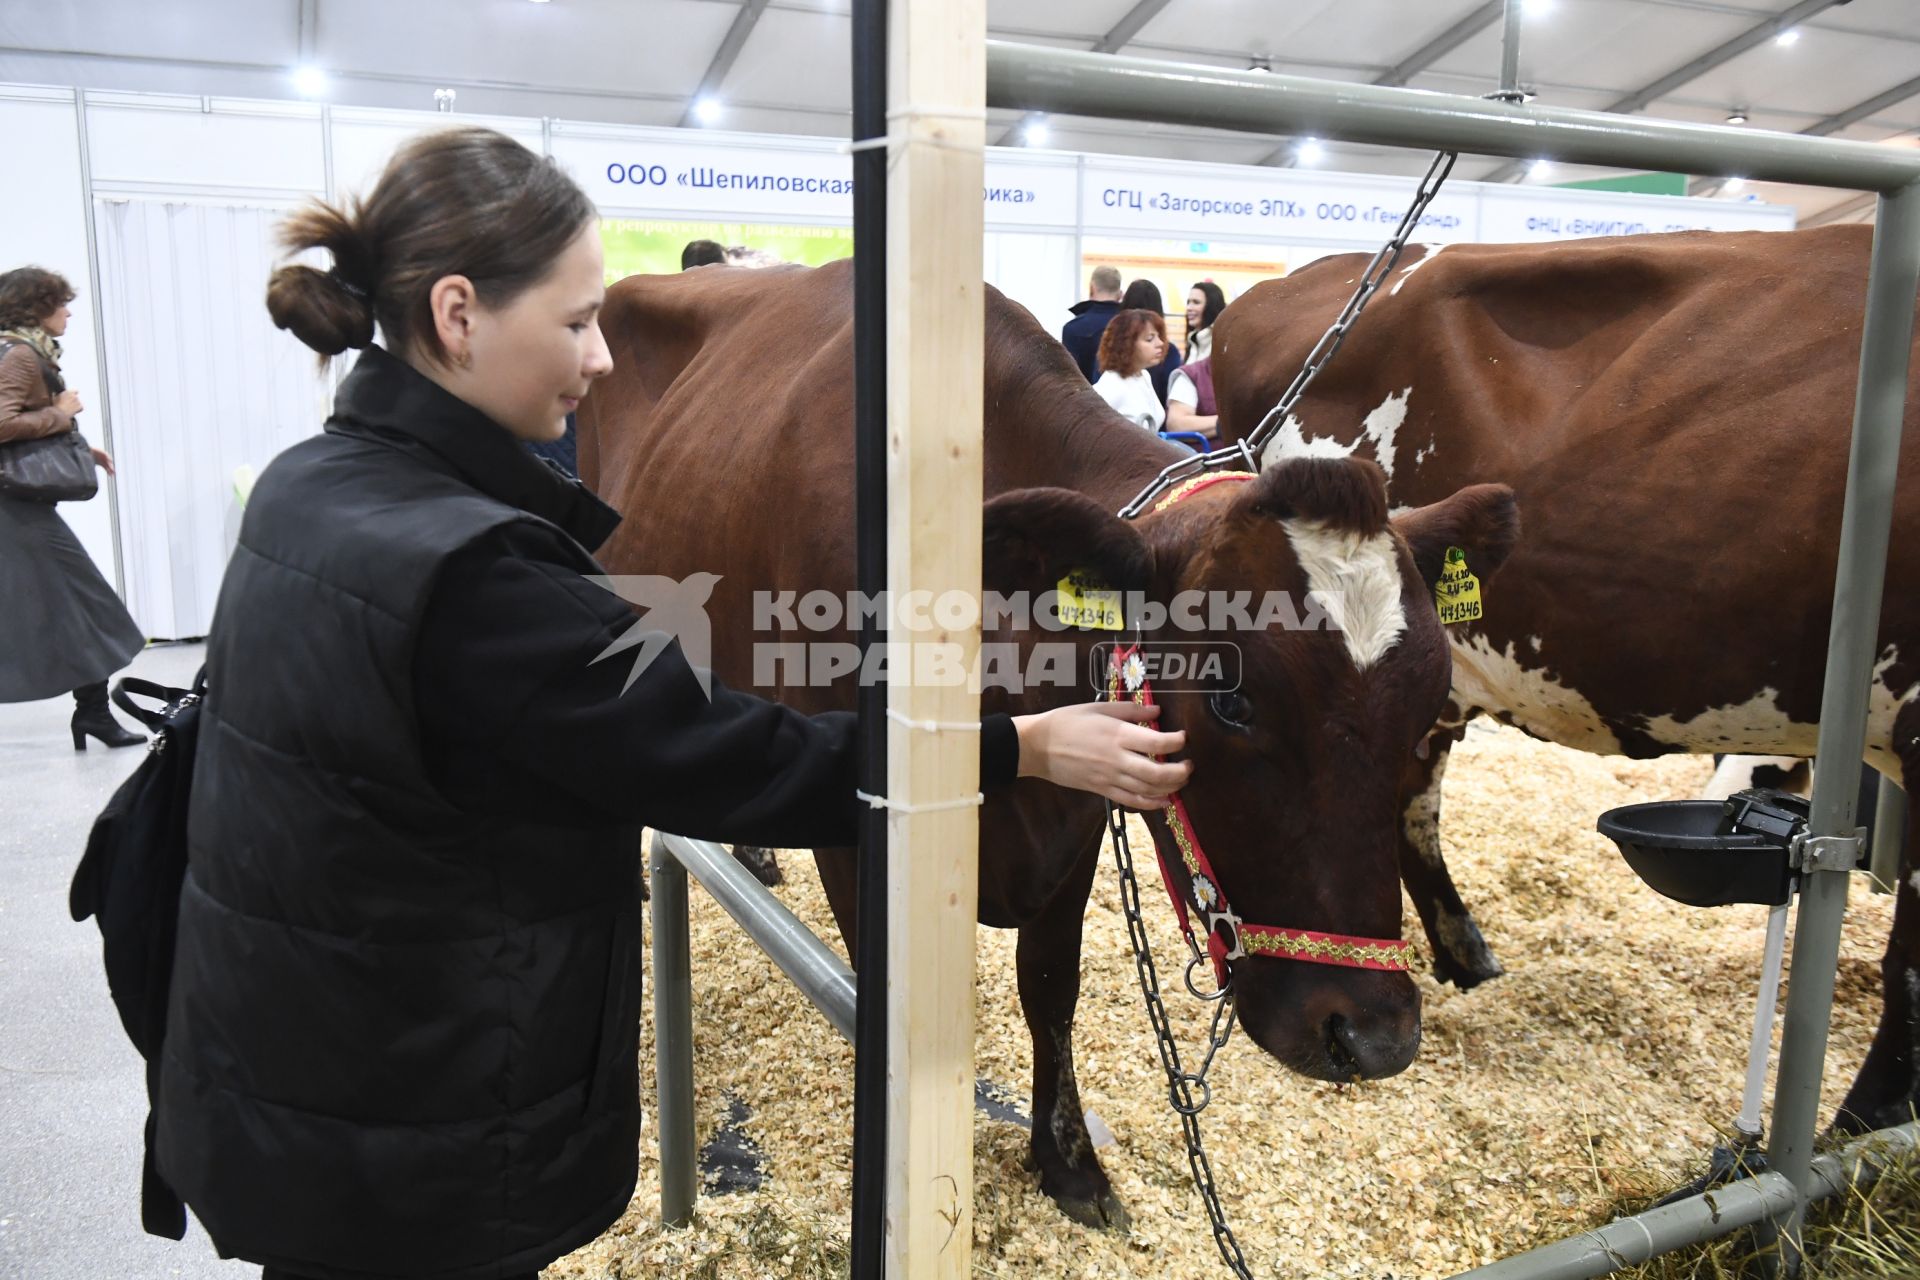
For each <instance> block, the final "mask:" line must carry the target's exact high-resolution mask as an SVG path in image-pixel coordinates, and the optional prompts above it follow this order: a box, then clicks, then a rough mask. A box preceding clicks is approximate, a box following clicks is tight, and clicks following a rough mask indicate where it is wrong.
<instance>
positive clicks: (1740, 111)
mask: <svg viewBox="0 0 1920 1280" xmlns="http://www.w3.org/2000/svg"><path fill="white" fill-rule="evenodd" d="M1746 122H1747V109H1746V108H1745V107H1735V108H1734V109H1733V110H1732V111H1729V112H1728V113H1727V123H1728V124H1745V123H1746Z"/></svg>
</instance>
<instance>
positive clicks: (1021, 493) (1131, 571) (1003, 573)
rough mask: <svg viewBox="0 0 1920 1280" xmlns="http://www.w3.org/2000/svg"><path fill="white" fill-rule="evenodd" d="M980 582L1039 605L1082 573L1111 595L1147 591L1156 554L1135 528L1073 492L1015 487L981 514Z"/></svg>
mask: <svg viewBox="0 0 1920 1280" xmlns="http://www.w3.org/2000/svg"><path fill="white" fill-rule="evenodd" d="M981 533H982V535H983V537H984V541H985V547H984V554H983V556H982V558H981V563H980V578H981V583H982V585H983V586H984V587H985V588H986V589H987V590H989V591H997V592H1001V593H1005V594H1011V593H1013V592H1018V591H1026V592H1031V593H1033V596H1034V598H1035V599H1036V600H1037V599H1038V598H1039V596H1040V595H1041V594H1042V593H1044V592H1047V591H1051V590H1053V589H1054V588H1055V587H1057V586H1058V585H1059V582H1060V579H1062V578H1064V577H1066V576H1067V575H1068V574H1071V573H1075V572H1080V573H1084V574H1086V575H1087V576H1089V577H1091V578H1093V579H1095V580H1096V581H1097V582H1099V583H1100V584H1101V585H1103V586H1105V587H1107V588H1109V589H1111V590H1115V591H1144V590H1146V589H1147V585H1148V577H1149V574H1150V572H1151V567H1152V563H1153V555H1152V553H1151V552H1150V551H1149V550H1148V549H1147V544H1146V541H1145V539H1143V538H1141V536H1140V531H1139V530H1138V529H1136V528H1134V527H1133V525H1131V524H1130V523H1128V522H1127V521H1125V520H1122V519H1121V518H1120V517H1119V516H1116V515H1114V514H1113V513H1112V512H1111V511H1108V510H1107V509H1106V508H1104V507H1102V506H1101V505H1100V504H1099V503H1097V502H1095V501H1094V500H1093V499H1091V498H1089V497H1087V496H1086V495H1084V494H1079V493H1075V492H1073V491H1072V490H1071V489H1015V490H1013V491H1012V492H1011V493H1003V494H1001V495H1000V496H998V497H996V498H994V499H992V500H991V501H989V502H988V503H987V504H986V509H985V510H984V511H983V512H982V513H981Z"/></svg>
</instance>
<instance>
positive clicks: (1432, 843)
mask: <svg viewBox="0 0 1920 1280" xmlns="http://www.w3.org/2000/svg"><path fill="white" fill-rule="evenodd" d="M1448 754H1449V753H1448V752H1445V751H1442V752H1440V753H1439V758H1438V759H1436V760H1435V761H1434V762H1433V773H1432V775H1431V776H1430V777H1429V778H1428V779H1427V789H1426V790H1425V791H1422V792H1421V793H1420V794H1419V795H1417V796H1414V797H1412V798H1411V799H1409V800H1408V801H1407V807H1406V810H1405V812H1403V813H1402V814H1401V815H1400V828H1401V830H1402V831H1404V832H1405V833H1406V837H1407V843H1408V844H1410V845H1412V846H1413V851H1414V852H1415V853H1417V854H1419V855H1420V860H1421V861H1422V862H1424V863H1426V864H1427V865H1428V866H1430V867H1438V868H1440V869H1441V870H1445V869H1446V865H1447V864H1446V862H1445V861H1444V860H1443V859H1442V858H1441V857H1440V780H1441V779H1442V778H1444V777H1445V776H1446V772H1447V756H1448Z"/></svg>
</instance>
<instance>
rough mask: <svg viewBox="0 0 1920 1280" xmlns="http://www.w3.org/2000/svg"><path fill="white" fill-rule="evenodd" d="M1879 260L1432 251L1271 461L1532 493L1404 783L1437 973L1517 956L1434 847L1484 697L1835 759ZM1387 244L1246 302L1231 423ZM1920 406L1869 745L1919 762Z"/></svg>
mask: <svg viewBox="0 0 1920 1280" xmlns="http://www.w3.org/2000/svg"><path fill="white" fill-rule="evenodd" d="M1868 251H1869V231H1868V229H1867V228H1864V227H1835V228H1829V229H1822V230H1815V231H1804V232H1795V233H1786V234H1781V233H1742V234H1712V233H1686V234H1678V235H1656V236H1637V237H1627V238H1620V239H1601V240H1586V241H1579V242H1575V243H1566V244H1555V245H1454V246H1448V247H1446V248H1444V249H1430V250H1426V251H1424V252H1422V250H1421V248H1420V247H1415V248H1413V249H1410V250H1409V252H1408V256H1407V261H1406V263H1405V265H1403V266H1402V267H1400V268H1398V269H1397V270H1396V271H1395V273H1394V275H1393V276H1392V277H1391V278H1390V281H1389V282H1388V283H1387V284H1386V285H1385V286H1384V287H1383V288H1382V290H1381V291H1380V293H1379V294H1377V295H1376V297H1375V299H1374V300H1373V302H1372V303H1371V305H1370V306H1369V308H1368V310H1367V312H1366V314H1365V315H1364V316H1363V317H1362V318H1361V320H1360V322H1359V324H1358V325H1357V326H1356V327H1355V328H1354V330H1353V331H1352V333H1351V334H1350V335H1349V336H1348V338H1347V340H1346V343H1345V345H1344V346H1343V347H1342V348H1341V350H1340V352H1339V354H1338V355H1337V356H1336V357H1335V358H1334V360H1333V361H1332V363H1330V364H1329V365H1328V366H1327V367H1326V369H1325V370H1324V371H1323V372H1322V373H1321V375H1320V377H1319V379H1318V380H1317V381H1316V382H1315V383H1314V384H1313V387H1312V390H1311V392H1310V394H1308V395H1307V397H1306V398H1305V399H1304V400H1303V402H1302V403H1301V405H1300V406H1299V408H1298V411H1297V412H1296V413H1295V414H1294V415H1293V416H1292V417H1291V418H1289V419H1288V420H1287V421H1286V422H1285V424H1284V425H1283V427H1282V429H1281V430H1280V432H1279V434H1278V435H1277V436H1276V437H1275V438H1274V439H1273V440H1272V442H1271V444H1270V446H1269V447H1268V448H1267V450H1266V457H1267V459H1268V465H1273V464H1274V463H1275V462H1278V461H1279V460H1282V459H1286V458H1292V457H1301V456H1309V457H1348V456H1357V457H1367V458H1372V459H1374V460H1375V461H1377V462H1378V463H1379V464H1380V467H1381V468H1382V470H1384V471H1385V472H1386V473H1387V478H1388V487H1389V492H1390V493H1391V495H1392V499H1393V502H1394V503H1395V504H1396V506H1400V505H1405V506H1418V505H1419V504H1421V503H1424V502H1429V501H1432V500H1433V498H1434V497H1435V496H1437V495H1442V494H1448V493H1452V492H1453V491H1454V490H1456V489H1457V488H1459V487H1460V486H1461V485H1465V484H1473V483H1479V482H1487V481H1498V482H1500V483H1502V484H1507V485H1510V486H1512V488H1513V491H1514V493H1515V495H1516V497H1517V498H1518V500H1519V503H1520V506H1521V508H1522V509H1523V510H1524V511H1525V512H1526V513H1527V536H1526V538H1525V540H1524V542H1523V543H1522V544H1521V545H1520V547H1519V548H1518V549H1517V550H1516V551H1515V553H1514V555H1513V557H1512V559H1511V560H1510V561H1509V562H1508V563H1507V564H1506V565H1505V566H1504V567H1503V568H1502V569H1501V573H1500V582H1499V587H1498V590H1497V591H1493V592H1489V593H1488V596H1487V602H1486V616H1485V618H1484V619H1483V620H1482V621H1480V622H1477V623H1472V624H1463V625H1458V626H1456V627H1455V628H1453V629H1452V630H1451V632H1450V634H1449V640H1450V642H1451V647H1452V650H1453V660H1454V685H1453V704H1454V705H1453V707H1452V708H1451V709H1450V713H1449V718H1448V720H1447V721H1446V722H1444V723H1443V727H1442V728H1441V729H1440V730H1437V731H1436V734H1435V737H1434V739H1433V742H1432V744H1431V746H1432V750H1431V752H1430V753H1421V757H1419V758H1414V759H1412V760H1410V761H1409V762H1408V767H1407V771H1406V779H1405V782H1404V784H1403V790H1404V798H1405V802H1406V813H1405V818H1404V821H1403V824H1402V833H1401V848H1400V859H1401V872H1402V874H1403V876H1404V877H1405V880H1406V884H1407V887H1408V890H1409V892H1410V894H1411V895H1412V897H1413V899H1414V901H1415V903H1416V904H1417V906H1418V908H1419V910H1420V915H1421V919H1422V921H1423V923H1424V924H1425V926H1426V931H1427V935H1428V937H1429V939H1430V940H1431V942H1432V946H1433V950H1434V953H1435V954H1434V967H1435V972H1436V974H1437V975H1438V976H1439V977H1441V978H1442V979H1443V980H1452V981H1454V982H1457V983H1459V984H1461V985H1462V986H1472V985H1474V984H1475V983H1478V982H1480V981H1483V980H1485V979H1487V978H1490V977H1494V976H1496V975H1498V974H1499V973H1500V972H1501V969H1500V967H1499V965H1498V964H1497V963H1496V962H1495V960H1494V958H1493V956H1492V955H1491V954H1490V953H1489V951H1488V950H1487V948H1486V945H1485V943H1484V942H1483V941H1482V938H1481V934H1480V930H1479V928H1478V927H1477V926H1476V925H1475V923H1474V921H1473V918H1472V916H1471V915H1470V914H1469V913H1468V911H1467V909H1466V908H1465V906H1463V905H1462V903H1461V901H1460V897H1459V895H1458V893H1457V892H1456V891H1455V889H1454V886H1453V883H1452V880H1451V878H1450V877H1449V876H1448V873H1447V869H1446V866H1445V864H1444V862H1443V861H1442V860H1441V856H1440V843H1439V827H1438V822H1439V814H1440V783H1441V775H1442V772H1443V771H1444V769H1445V765H1446V758H1447V749H1448V746H1449V745H1450V743H1451V742H1452V741H1455V740H1457V733H1458V729H1457V726H1458V725H1460V724H1461V723H1463V722H1464V720H1465V718H1466V717H1468V716H1471V715H1474V714H1477V713H1484V714H1489V715H1493V716H1496V717H1498V718H1499V719H1501V720H1503V721H1506V722H1507V723H1509V724H1513V725H1517V726H1519V727H1520V728H1522V729H1524V730H1526V731H1527V732H1528V733H1531V734H1533V735H1535V736H1536V737H1540V738H1544V739H1547V740H1549V741H1552V742H1558V743H1562V744H1564V745H1566V746H1570V747H1579V748H1581V749H1582V750H1586V751H1596V752H1603V753H1613V754H1625V755H1629V756H1652V755H1659V754H1663V753H1667V752H1675V751H1688V752H1751V753H1765V754H1780V755H1792V756H1807V755H1810V754H1812V752H1813V748H1814V742H1815V738H1816V735H1817V731H1818V725H1817V721H1818V718H1819V711H1820V693H1821V683H1822V676H1823V671H1824V665H1825V661H1826V648H1827V627H1828V615H1829V611H1830V609H1831V606H1832V598H1833V576H1834V566H1835V562H1836V557H1837V546H1838V539H1839V531H1840V507H1841V498H1842V495H1843V490H1844V486H1845V473H1846V460H1847V441H1848V433H1849V429H1850V425H1851V422H1852V411H1853V400H1854V383H1855V378H1856V375H1857V370H1858V365H1859V349H1860V325H1861V317H1862V311H1863V306H1864V294H1865V285H1866V279H1867V263H1868ZM1365 262H1366V259H1365V258H1364V257H1363V256H1359V255H1351V254H1349V255H1343V256H1340V257H1334V258H1327V259H1323V260H1321V261H1319V262H1315V263H1312V264H1310V265H1309V266H1307V267H1306V268H1304V269H1303V270H1301V271H1298V272H1296V273H1294V274H1293V275H1291V276H1288V277H1286V278H1284V279H1280V280H1273V281H1268V282H1266V283H1263V284H1261V285H1259V286H1257V287H1255V288H1254V289H1252V290H1249V291H1248V293H1247V294H1246V295H1245V296H1244V297H1243V298H1241V299H1239V300H1238V301H1236V302H1235V303H1234V304H1233V306H1232V307H1230V308H1228V310H1227V312H1226V313H1225V314H1224V315H1223V316H1222V317H1221V319H1220V321H1219V322H1218V325H1217V327H1216V328H1215V330H1214V347H1213V354H1214V368H1215V378H1216V385H1217V387H1218V388H1219V395H1220V405H1221V419H1220V421H1221V431H1222V435H1223V438H1225V439H1229V440H1233V439H1241V438H1244V437H1245V436H1246V435H1247V434H1249V433H1250V432H1251V431H1252V429H1253V428H1254V426H1255V424H1256V423H1258V422H1259V420H1260V419H1261V418H1262V417H1263V416H1264V415H1265V414H1266V412H1267V411H1268V410H1269V409H1270V408H1271V407H1272V406H1273V405H1274V403H1275V402H1276V401H1277V399H1278V398H1279V395H1280V393H1281V392H1282V391H1283V390H1284V389H1285V387H1286V385H1287V383H1288V381H1289V380H1290V379H1291V378H1292V377H1293V376H1294V374H1295V373H1296V371H1297V370H1298V369H1299V367H1300V364H1301V362H1302V360H1303V359H1304V357H1305V356H1306V354H1307V352H1308V350H1309V349H1310V348H1311V347H1312V345H1313V343H1314V342H1315V341H1316V340H1317V339H1318V338H1319V336H1320V334H1321V332H1322V331H1323V330H1324V329H1325V328H1326V326H1327V325H1328V323H1329V322H1330V321H1331V320H1332V319H1333V317H1334V316H1335V314H1337V312H1338V311H1339V308H1340V306H1341V305H1342V303H1343V302H1344V301H1345V300H1346V298H1347V296H1348V294H1349V293H1351V291H1352V288H1353V282H1354V280H1355V278H1356V276H1357V274H1358V273H1359V271H1360V270H1361V269H1362V268H1363V267H1364V265H1365ZM1915 375H1916V376H1920V360H1916V362H1915ZM1907 403H1908V409H1907V421H1906V435H1905V440H1904V443H1903V445H1902V449H1901V466H1902V468H1903V470H1904V471H1905V472H1906V473H1907V479H1908V481H1909V483H1908V484H1907V486H1906V487H1905V488H1903V489H1902V491H1901V493H1900V496H1899V499H1898V508H1897V513H1896V516H1895V522H1894V529H1893V545H1892V555H1891V558H1890V560H1889V563H1888V569H1887V588H1886V603H1885V607H1884V610H1883V613H1882V623H1881V634H1880V638H1879V647H1878V651H1877V655H1878V656H1877V662H1876V665H1875V667H1874V672H1873V692H1872V705H1871V712H1870V722H1869V733H1868V740H1867V743H1866V758H1867V760H1868V762H1869V763H1871V764H1873V765H1874V766H1876V767H1877V768H1879V769H1880V770H1881V771H1882V772H1883V773H1886V774H1887V775H1889V776H1890V777H1892V778H1893V779H1894V780H1896V781H1898V780H1899V779H1900V778H1901V776H1902V773H1903V771H1904V770H1905V769H1910V768H1912V767H1914V766H1916V765H1920V745H1917V743H1920V708H1917V707H1916V705H1915V701H1914V698H1915V693H1916V689H1917V687H1920V686H1917V682H1920V591H1916V588H1917V587H1920V492H1916V491H1915V490H1914V489H1913V488H1912V485H1911V479H1912V477H1913V474H1914V468H1915V467H1916V465H1920V423H1917V422H1916V418H1917V417H1920V409H1917V408H1916V406H1920V399H1917V398H1916V397H1914V396H1913V395H1912V394H1910V395H1909V397H1908V402H1907ZM1907 860H1908V866H1909V870H1911V868H1912V866H1913V865H1914V859H1913V850H1912V847H1911V845H1909V848H1908V852H1907ZM1899 895H1900V896H1899V902H1898V906H1897V908H1896V913H1897V914H1896V924H1895V928H1894V936H1893V940H1892V942H1891V944H1890V946H1889V949H1888V952H1887V957H1886V964H1885V979H1886V994H1887V1005H1886V1009H1885V1013H1884V1017H1883V1021H1882V1023H1881V1026H1880V1030H1879V1034H1878V1036H1877V1038H1876V1039H1875V1041H1874V1045H1873V1049H1872V1052H1871V1054H1870V1055H1869V1057H1868V1060H1867V1063H1866V1065H1865V1067H1864V1068H1863V1069H1862V1072H1861V1075H1860V1077H1859V1079H1858V1080H1857V1081H1856V1082H1855V1085H1854V1088H1853V1090H1852V1092H1851V1093H1850V1095H1849V1096H1848V1098H1847V1101H1846V1103H1845V1104H1844V1111H1843V1115H1842V1117H1841V1121H1840V1123H1841V1124H1843V1125H1845V1126H1849V1127H1853V1126H1858V1125H1861V1124H1866V1123H1873V1124H1881V1123H1893V1122H1897V1121H1899V1120H1903V1119H1907V1118H1910V1113H1909V1107H1910V1106H1911V1105H1912V1104H1913V1103H1914V1102H1916V1101H1920V1087H1917V1085H1916V1076H1915V1067H1916V1065H1920V1054H1916V1044H1915V1037H1916V1034H1920V1033H1917V1032H1916V1028H1920V1021H1917V1019H1920V1003H1917V1001H1920V897H1917V896H1916V892H1915V886H1914V885H1913V883H1911V882H1907V881H1905V880H1903V882H1902V884H1901V886H1900V890H1899Z"/></svg>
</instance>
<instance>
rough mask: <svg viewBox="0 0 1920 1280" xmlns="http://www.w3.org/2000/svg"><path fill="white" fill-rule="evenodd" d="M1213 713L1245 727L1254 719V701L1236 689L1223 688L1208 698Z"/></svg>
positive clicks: (1227, 721)
mask: <svg viewBox="0 0 1920 1280" xmlns="http://www.w3.org/2000/svg"><path fill="white" fill-rule="evenodd" d="M1207 705H1208V706H1209V707H1211V708H1212V709H1213V714H1214V715H1215V716H1217V717H1219V718H1220V719H1221V720H1223V721H1225V722H1226V723H1227V724H1230V725H1234V726H1236V727H1245V725H1246V724H1247V722H1248V721H1250V720H1252V719H1253V703H1252V702H1251V701H1249V700H1248V698H1247V695H1246V694H1244V693H1241V692H1239V691H1238V690H1235V689H1222V690H1220V691H1219V692H1217V693H1215V694H1214V695H1213V696H1212V697H1211V698H1209V699H1208V700H1207Z"/></svg>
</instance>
